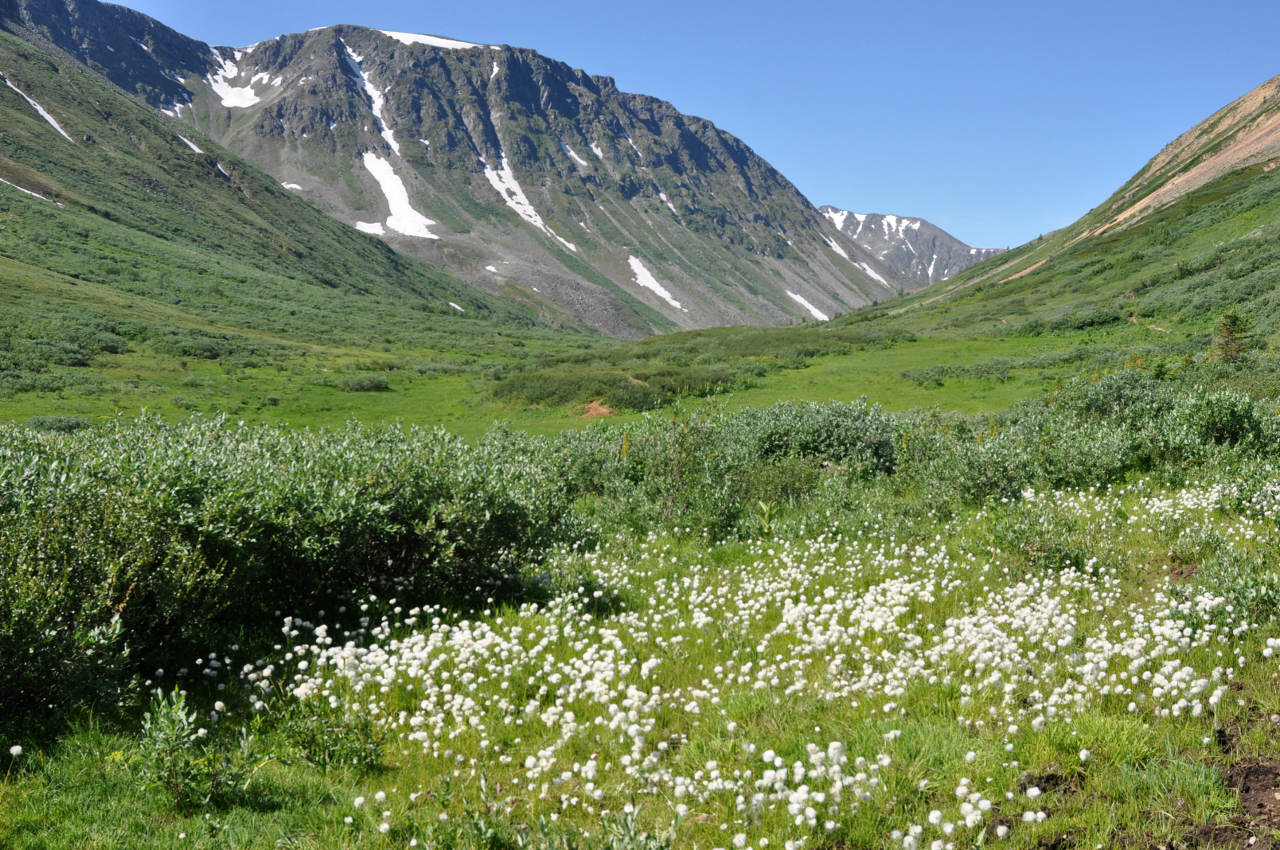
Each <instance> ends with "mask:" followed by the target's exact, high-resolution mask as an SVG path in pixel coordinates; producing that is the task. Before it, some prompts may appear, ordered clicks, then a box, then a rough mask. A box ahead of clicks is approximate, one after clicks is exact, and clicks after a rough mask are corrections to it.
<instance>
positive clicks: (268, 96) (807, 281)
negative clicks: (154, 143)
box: [6, 0, 927, 336]
mask: <svg viewBox="0 0 1280 850" xmlns="http://www.w3.org/2000/svg"><path fill="white" fill-rule="evenodd" d="M10 7H11V10H10V14H9V15H7V16H6V17H8V18H9V19H10V20H16V21H18V22H19V23H20V24H21V25H22V26H23V27H25V29H26V31H27V32H29V33H37V34H38V35H39V36H40V37H43V38H47V39H49V40H51V41H53V42H55V43H56V44H57V45H58V46H60V47H62V48H63V49H65V50H67V51H68V52H71V53H73V55H75V56H76V57H77V58H80V59H81V60H82V61H84V62H86V64H89V65H90V66H91V67H93V68H95V69H96V70H98V71H99V72H100V73H103V74H105V75H106V76H107V77H108V78H110V79H111V80H113V81H114V82H116V83H117V84H118V85H120V86H121V87H123V88H126V89H130V90H131V91H136V92H138V93H140V94H142V95H143V96H144V97H146V98H147V99H148V101H149V102H151V103H152V104H153V105H155V106H157V107H158V108H160V109H162V110H164V111H166V112H168V113H169V114H171V115H175V116H177V117H179V118H180V119H181V120H182V121H184V122H187V123H189V124H191V125H194V126H195V127H196V128H198V129H199V130H200V131H202V132H203V133H205V134H206V135H208V136H210V137H211V138H214V139H216V140H218V141H219V142H221V143H223V144H225V145H226V146H228V147H230V148H232V149H233V150H235V151H237V152H238V153H240V154H241V155H243V156H245V157H246V158H248V159H249V160H251V161H252V162H254V163H255V164H257V165H259V166H260V167H262V168H263V169H264V170H266V171H267V172H269V173H271V174H272V175H274V176H275V177H276V178H277V179H278V180H279V181H280V182H281V183H282V184H284V185H285V186H286V187H287V188H289V189H290V190H292V191H295V192H297V193H298V194H300V195H301V196H302V197H304V198H306V199H308V200H309V201H311V202H313V203H314V204H316V205H318V206H319V207H321V208H322V209H324V210H325V211H327V212H328V213H330V214H331V215H333V216H334V217H336V218H338V219H339V220H341V221H344V222H346V223H347V224H349V225H351V226H353V227H357V228H359V229H360V230H363V231H365V232H367V233H370V234H373V235H376V236H378V237H380V238H382V239H384V240H385V241H387V242H388V243H389V244H391V245H392V246H393V247H394V248H396V249H397V250H400V251H403V252H406V253H409V254H411V255H413V256H416V257H418V258H421V259H424V260H426V261H428V262H431V263H434V264H437V265H439V266H442V267H444V268H446V269H448V270H449V271H450V272H452V273H454V274H456V275H458V276H460V277H462V278H464V279H466V280H468V281H470V282H471V283H473V284H474V285H476V286H478V287H480V288H482V289H485V290H487V291H489V292H492V293H496V294H502V295H503V296H505V297H509V298H513V299H518V300H521V301H523V302H526V303H528V304H531V305H533V306H535V307H537V308H538V309H539V310H541V311H543V312H544V314H546V315H556V314H563V315H568V316H573V317H576V318H578V319H580V320H584V321H585V322H586V323H587V324H589V325H591V326H593V327H595V328H598V329H600V330H602V331H605V332H607V333H610V334H615V335H619V336H641V335H645V334H648V333H653V332H657V331H666V330H674V329H680V328H694V327H707V326H713V325H723V324H779V323H789V322H793V321H796V320H799V319H813V318H825V317H828V316H832V315H835V314H838V313H841V312H844V311H846V310H849V309H851V308H854V307H857V306H861V305H863V304H867V303H869V302H871V301H874V300H878V299H880V298H883V297H885V296H887V295H890V294H892V293H894V292H897V291H899V290H912V289H916V288H919V286H921V285H922V284H923V283H926V282H927V281H921V280H920V279H919V278H918V277H917V276H914V275H900V274H898V273H896V272H895V271H894V270H893V268H892V267H891V266H889V265H887V264H886V263H884V262H883V261H881V260H880V259H879V258H878V257H876V256H875V254H874V253H873V252H870V251H867V250H866V249H864V248H862V247H860V246H859V245H858V244H857V243H856V242H854V241H851V240H849V239H848V238H847V237H846V236H845V235H843V234H842V233H841V232H840V231H839V230H838V229H837V228H836V227H835V226H834V225H833V224H832V223H831V222H829V221H828V220H827V219H825V218H824V217H823V216H822V215H821V214H820V213H819V212H818V210H817V209H816V208H814V207H813V205H812V204H810V203H809V202H808V200H806V199H805V198H804V197H803V196H802V195H801V194H800V193H799V192H798V191H797V190H796V189H795V187H794V186H792V184H791V183H790V182H789V181H787V180H786V178H784V177H783V176H782V175H781V174H779V173H778V172H777V171H776V170H775V169H773V168H772V167H771V166H770V165H769V164H768V163H767V162H765V161H764V160H763V159H761V158H760V157H759V156H757V155H756V154H755V153H754V152H753V151H752V150H751V149H750V148H749V147H747V145H745V144H744V143H743V142H742V141H741V140H739V139H737V138H734V137H733V136H731V135H729V134H727V133H724V132H723V131H721V130H719V129H718V128H716V127H715V126H714V125H713V124H712V123H711V122H709V121H706V120H703V119H701V118H696V117H692V116H687V115H683V114H682V113H680V112H679V111H678V110H676V109H675V107H673V106H672V105H671V104H669V103H666V102H664V101H661V100H658V99H656V98H652V97H646V96H643V95H636V94H628V93H625V92H621V91H619V90H618V89H617V87H616V85H615V84H614V82H613V80H611V79H610V78H608V77H600V76H592V75H589V74H586V73H584V72H582V71H579V70H575V69H573V68H570V67H569V66H567V65H565V64H564V63H561V62H557V61H555V60H552V59H549V58H547V57H545V56H542V55H540V54H538V53H536V52H534V51H532V50H526V49H521V48H513V47H508V46H495V45H475V44H468V43H464V42H457V41H452V40H450V39H444V38H438V37H431V36H419V35H410V34H403V33H387V32H382V31H378V30H371V29H364V28H360V27H348V26H339V27H329V28H326V29H320V30H315V31H312V32H307V33H300V34H294V35H285V36H281V37H279V38H276V39H273V40H271V41H266V42H262V43H259V44H257V45H253V46H252V47H249V48H245V49H242V50H233V49H230V48H209V47H207V46H204V45H201V44H200V43H199V42H193V41H192V40H191V39H186V38H185V37H183V36H181V35H179V34H177V33H173V32H172V31H171V30H167V28H164V27H163V26H162V25H160V24H158V23H157V22H155V21H152V20H151V19H149V18H146V17H145V16H143V15H139V14H137V13H133V12H130V11H129V10H126V9H122V8H120V7H108V6H102V5H101V4H97V3H94V2H73V0H16V1H15V0H10ZM130 45H131V46H132V47H133V54H132V56H131V57H130V61H129V62H128V63H126V64H125V65H124V66H122V65H121V64H120V63H118V62H115V61H114V57H115V56H116V54H118V53H120V52H121V51H122V50H124V49H127V46H130ZM108 48H111V49H108ZM178 81H181V82H178ZM350 271H351V273H352V274H358V273H359V270H358V269H352V270H350Z"/></svg>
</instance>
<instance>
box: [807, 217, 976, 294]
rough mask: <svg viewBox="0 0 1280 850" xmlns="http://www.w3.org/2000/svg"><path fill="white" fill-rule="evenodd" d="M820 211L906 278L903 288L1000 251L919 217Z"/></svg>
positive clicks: (909, 288)
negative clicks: (974, 243) (974, 244)
mask: <svg viewBox="0 0 1280 850" xmlns="http://www.w3.org/2000/svg"><path fill="white" fill-rule="evenodd" d="M822 214H823V215H824V216H826V217H827V220H828V221H830V222H831V224H832V225H833V226H835V228H836V229H838V230H839V231H840V232H841V233H842V234H844V235H845V236H846V237H848V238H849V240H850V241H852V242H854V243H856V244H857V245H858V246H859V247H861V248H863V249H864V250H866V251H867V252H869V253H870V254H872V255H873V256H874V257H875V258H876V259H877V260H878V261H879V262H880V263H881V264H883V265H885V266H887V267H888V268H889V271H890V273H891V274H892V275H893V276H894V277H895V278H898V279H905V280H910V281H911V282H912V285H911V286H906V287H904V291H907V292H910V291H912V290H913V289H920V288H922V287H925V286H928V285H929V284H931V283H937V282H938V281H940V280H947V279H948V278H950V277H954V276H955V275H957V274H959V273H960V272H962V271H964V270H965V269H967V268H969V267H970V266H975V265H977V264H978V263H980V262H982V261H983V260H985V259H987V258H988V257H994V256H995V255H996V254H999V253H1000V250H999V249H997V248H970V247H969V246H968V245H966V244H964V243H963V242H961V241H960V240H959V239H957V238H955V237H954V236H952V235H951V234H950V233H947V232H946V231H945V230H943V229H942V228H940V227H937V226H935V225H933V224H930V223H929V222H927V221H925V220H924V219H922V218H906V217H904V216H898V215H879V214H877V213H853V212H849V211H848V210H842V209H839V208H838V207H832V206H824V207H822Z"/></svg>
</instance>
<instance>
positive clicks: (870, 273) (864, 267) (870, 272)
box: [854, 263, 889, 286]
mask: <svg viewBox="0 0 1280 850" xmlns="http://www.w3.org/2000/svg"><path fill="white" fill-rule="evenodd" d="M854 265H855V266H857V267H858V268H860V269H862V270H863V271H864V272H866V274H867V277H869V278H871V279H872V280H878V281H880V282H881V283H883V284H884V285H885V286H888V285H889V281H887V280H885V279H884V278H883V277H881V276H880V273H879V272H877V271H876V270H875V269H873V268H871V266H869V265H867V264H866V263H854Z"/></svg>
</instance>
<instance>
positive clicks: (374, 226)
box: [356, 221, 387, 236]
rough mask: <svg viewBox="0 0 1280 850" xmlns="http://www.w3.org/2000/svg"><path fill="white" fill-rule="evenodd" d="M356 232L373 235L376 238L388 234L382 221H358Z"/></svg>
mask: <svg viewBox="0 0 1280 850" xmlns="http://www.w3.org/2000/svg"><path fill="white" fill-rule="evenodd" d="M356 230H359V231H360V232H361V233H371V234H373V235H374V236H385V235H386V233H387V231H386V229H385V228H384V227H383V226H382V222H380V221H357V222H356Z"/></svg>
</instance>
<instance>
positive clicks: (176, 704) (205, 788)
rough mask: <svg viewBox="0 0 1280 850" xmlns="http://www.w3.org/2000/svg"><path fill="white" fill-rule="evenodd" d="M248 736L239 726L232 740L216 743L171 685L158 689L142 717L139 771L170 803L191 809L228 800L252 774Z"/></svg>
mask: <svg viewBox="0 0 1280 850" xmlns="http://www.w3.org/2000/svg"><path fill="white" fill-rule="evenodd" d="M253 744H254V741H253V737H252V736H251V735H249V734H248V733H247V731H245V730H244V729H241V730H240V737H239V740H238V744H237V746H235V747H234V748H232V747H230V746H227V745H225V744H220V743H219V742H217V741H216V740H215V739H213V737H212V736H211V735H210V734H209V731H208V730H207V729H203V728H197V726H196V713H195V712H194V711H188V710H187V701H186V696H185V695H184V694H183V693H182V692H181V691H179V690H177V689H176V688H175V689H174V690H173V692H172V693H170V694H167V695H166V694H164V693H161V692H160V691H157V692H156V693H155V695H154V697H153V698H152V700H151V708H150V710H149V711H147V713H146V715H144V717H143V719H142V741H141V750H142V777H143V779H144V781H145V782H146V783H147V785H148V786H150V787H153V788H156V789H158V790H160V791H161V792H163V793H164V794H165V795H166V796H167V797H168V798H169V801H170V802H171V803H172V805H173V806H174V807H175V808H178V809H181V810H190V809H195V808H200V807H204V806H211V805H218V804H223V803H226V802H229V801H230V800H232V799H234V797H235V796H236V795H238V794H241V793H243V792H244V791H246V790H248V787H249V781H250V780H251V779H252V777H253V773H254V769H255V768H254V765H253Z"/></svg>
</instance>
